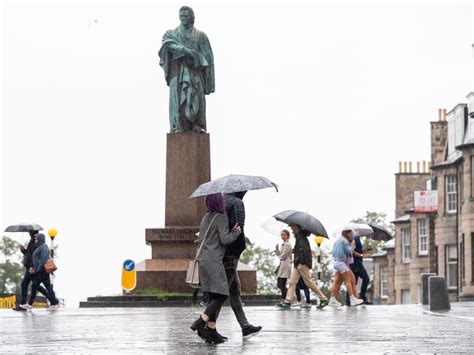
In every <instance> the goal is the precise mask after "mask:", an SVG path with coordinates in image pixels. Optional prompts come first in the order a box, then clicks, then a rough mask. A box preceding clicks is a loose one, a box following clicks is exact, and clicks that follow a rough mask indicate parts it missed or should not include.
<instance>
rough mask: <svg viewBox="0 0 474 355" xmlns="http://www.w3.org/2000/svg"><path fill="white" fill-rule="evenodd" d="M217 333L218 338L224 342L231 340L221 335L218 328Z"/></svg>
mask: <svg viewBox="0 0 474 355" xmlns="http://www.w3.org/2000/svg"><path fill="white" fill-rule="evenodd" d="M216 333H217V337H218V338H220V339H222V340H224V341H227V340H229V338H227V337H225V336H223V335H222V334H221V333H219V332H218V331H217V328H216Z"/></svg>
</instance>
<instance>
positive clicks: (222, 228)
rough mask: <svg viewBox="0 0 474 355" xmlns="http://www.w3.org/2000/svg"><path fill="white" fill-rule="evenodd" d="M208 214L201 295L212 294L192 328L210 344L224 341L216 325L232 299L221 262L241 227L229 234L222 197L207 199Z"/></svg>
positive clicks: (203, 234) (204, 225)
mask: <svg viewBox="0 0 474 355" xmlns="http://www.w3.org/2000/svg"><path fill="white" fill-rule="evenodd" d="M206 207H207V211H208V212H207V214H206V215H205V216H204V218H203V219H202V221H201V225H200V227H199V239H200V243H199V247H198V250H199V248H200V253H199V255H198V256H197V261H198V263H199V282H200V285H201V289H202V292H207V293H208V294H209V302H208V303H207V306H206V309H205V311H204V313H203V314H202V315H201V316H200V317H199V318H198V319H197V320H196V321H194V323H193V324H192V325H191V329H192V330H193V331H197V333H198V335H199V336H200V337H201V338H202V339H204V340H206V342H207V343H210V344H218V343H222V342H223V341H225V340H226V339H227V338H225V337H223V336H222V335H221V334H219V333H218V332H217V329H216V321H217V318H218V317H219V312H220V310H221V308H222V305H223V304H224V302H225V300H226V299H227V297H228V296H229V286H228V284H227V277H226V272H225V269H224V264H223V263H222V258H223V257H224V253H225V246H226V245H228V244H230V243H232V242H234V241H235V240H236V239H237V237H238V236H239V234H240V232H241V229H240V227H239V226H238V225H234V227H233V228H232V229H231V230H230V231H229V222H228V220H227V215H226V213H225V203H224V197H223V196H222V194H213V195H209V196H207V198H206Z"/></svg>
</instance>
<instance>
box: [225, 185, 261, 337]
mask: <svg viewBox="0 0 474 355" xmlns="http://www.w3.org/2000/svg"><path fill="white" fill-rule="evenodd" d="M246 192H247V191H242V192H236V193H234V194H226V195H224V198H225V203H226V212H227V217H228V219H229V226H231V225H232V226H235V225H236V224H238V225H239V226H240V228H241V233H240V235H239V236H238V237H237V239H236V240H235V242H233V243H231V244H229V245H227V246H226V250H225V254H224V259H223V263H224V268H225V272H226V275H227V281H228V283H229V300H230V306H231V307H232V311H234V314H235V317H236V318H237V321H238V322H239V324H240V327H241V328H242V336H243V338H244V339H248V338H251V337H253V336H255V335H257V334H259V333H260V332H261V330H262V327H260V326H253V325H251V324H250V323H249V321H248V320H247V317H246V316H245V312H244V309H243V306H242V299H241V298H240V278H239V274H238V273H237V265H238V264H239V258H240V255H241V254H242V253H243V252H244V250H245V247H246V238H245V232H244V230H245V229H244V228H245V227H244V226H245V205H244V202H243V201H242V199H243V198H244V196H245V194H246Z"/></svg>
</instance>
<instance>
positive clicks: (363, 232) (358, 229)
mask: <svg viewBox="0 0 474 355" xmlns="http://www.w3.org/2000/svg"><path fill="white" fill-rule="evenodd" d="M346 230H352V231H353V232H354V235H355V236H358V237H363V236H370V235H372V234H374V230H373V229H372V228H371V227H370V226H369V225H368V224H367V223H349V224H346V225H345V226H344V227H342V228H340V229H338V230H337V232H336V233H334V236H335V237H339V236H341V234H342V231H346Z"/></svg>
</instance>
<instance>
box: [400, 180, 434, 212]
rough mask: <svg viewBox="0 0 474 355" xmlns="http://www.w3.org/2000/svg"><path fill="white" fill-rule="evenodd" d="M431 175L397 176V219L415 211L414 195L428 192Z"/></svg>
mask: <svg viewBox="0 0 474 355" xmlns="http://www.w3.org/2000/svg"><path fill="white" fill-rule="evenodd" d="M429 179H430V174H429V173H398V174H395V198H396V204H395V206H396V207H395V217H396V218H399V217H401V216H403V215H404V214H405V213H406V211H408V210H411V209H413V193H414V192H415V191H420V190H426V182H427V181H428V180H429Z"/></svg>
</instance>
